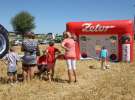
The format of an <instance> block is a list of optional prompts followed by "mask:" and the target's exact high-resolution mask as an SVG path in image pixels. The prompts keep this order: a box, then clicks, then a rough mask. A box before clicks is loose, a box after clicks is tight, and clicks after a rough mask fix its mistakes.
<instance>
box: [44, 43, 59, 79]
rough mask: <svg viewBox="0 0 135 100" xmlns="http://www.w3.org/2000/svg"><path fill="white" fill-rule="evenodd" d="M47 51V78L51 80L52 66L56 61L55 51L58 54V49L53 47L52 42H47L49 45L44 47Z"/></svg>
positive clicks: (52, 74)
mask: <svg viewBox="0 0 135 100" xmlns="http://www.w3.org/2000/svg"><path fill="white" fill-rule="evenodd" d="M46 52H47V65H48V79H49V81H51V80H52V79H53V76H54V66H55V61H56V53H58V54H60V51H59V49H57V48H56V47H54V42H52V41H51V42H49V46H48V47H47V49H46Z"/></svg>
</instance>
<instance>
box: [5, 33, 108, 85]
mask: <svg viewBox="0 0 135 100" xmlns="http://www.w3.org/2000/svg"><path fill="white" fill-rule="evenodd" d="M34 37H35V36H34V34H32V33H31V32H29V33H27V34H26V35H25V39H24V41H23V43H22V46H21V51H22V52H24V56H23V57H21V58H20V57H19V56H18V55H17V53H16V52H15V50H14V47H11V48H10V50H9V53H8V54H6V56H5V57H4V58H3V61H5V60H6V61H7V63H8V65H7V75H8V82H9V83H11V84H13V83H14V82H15V81H16V80H17V79H16V78H17V77H16V74H17V62H18V61H21V62H22V75H23V81H30V80H32V79H33V78H34V75H35V73H38V75H39V77H40V78H42V73H44V72H45V73H46V75H47V79H48V80H49V82H51V81H53V80H54V72H55V62H56V59H57V58H58V57H60V56H62V57H63V58H64V59H65V60H66V62H67V69H68V71H67V73H68V83H71V82H72V81H74V82H77V75H76V50H75V44H76V39H75V38H74V36H72V35H71V33H70V32H63V41H62V43H61V47H62V48H63V49H64V50H65V54H64V55H63V54H61V51H60V50H59V49H58V48H56V47H55V45H54V42H53V41H50V42H49V45H48V47H47V48H46V49H45V50H43V51H42V52H43V53H42V55H40V50H39V46H38V42H37V41H36V40H35V39H34ZM56 55H57V56H56ZM107 56H108V51H107V49H106V48H105V47H103V48H102V49H101V53H100V58H101V68H102V69H105V66H106V59H107ZM72 72H73V76H72V74H71V73H72ZM72 77H74V80H72Z"/></svg>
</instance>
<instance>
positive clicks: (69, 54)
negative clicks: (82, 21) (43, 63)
mask: <svg viewBox="0 0 135 100" xmlns="http://www.w3.org/2000/svg"><path fill="white" fill-rule="evenodd" d="M62 45H64V46H65V47H67V48H68V51H67V50H66V51H65V57H66V58H67V59H70V58H76V52H75V41H74V40H73V39H70V38H67V39H64V40H63V42H62Z"/></svg>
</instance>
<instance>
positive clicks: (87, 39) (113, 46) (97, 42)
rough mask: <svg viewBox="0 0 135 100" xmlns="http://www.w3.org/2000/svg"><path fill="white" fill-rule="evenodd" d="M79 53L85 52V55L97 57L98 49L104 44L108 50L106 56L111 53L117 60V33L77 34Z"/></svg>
mask: <svg viewBox="0 0 135 100" xmlns="http://www.w3.org/2000/svg"><path fill="white" fill-rule="evenodd" d="M79 41H80V42H79V43H80V51H81V54H84V53H85V54H87V57H99V55H100V50H101V48H102V47H103V46H105V47H106V48H107V50H108V54H109V55H108V56H109V57H110V56H111V55H112V54H113V55H116V56H117V57H116V58H115V59H113V60H116V61H117V60H118V36H117V35H80V36H79Z"/></svg>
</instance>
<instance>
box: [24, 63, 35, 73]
mask: <svg viewBox="0 0 135 100" xmlns="http://www.w3.org/2000/svg"><path fill="white" fill-rule="evenodd" d="M35 66H36V64H22V69H23V70H25V71H27V70H28V69H29V68H30V67H35Z"/></svg>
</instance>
